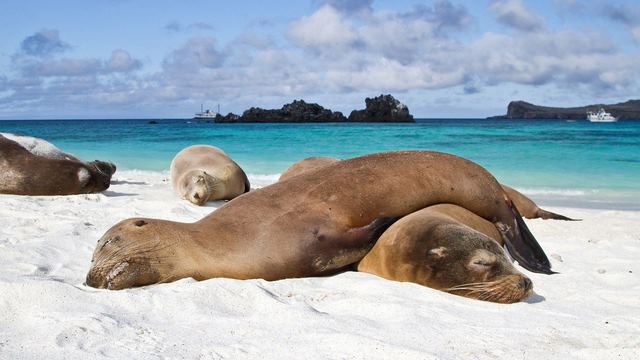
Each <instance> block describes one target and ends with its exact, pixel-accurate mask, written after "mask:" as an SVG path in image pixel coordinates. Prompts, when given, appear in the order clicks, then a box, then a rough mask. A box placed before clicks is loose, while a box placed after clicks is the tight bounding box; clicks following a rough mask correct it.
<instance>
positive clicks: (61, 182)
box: [0, 135, 115, 195]
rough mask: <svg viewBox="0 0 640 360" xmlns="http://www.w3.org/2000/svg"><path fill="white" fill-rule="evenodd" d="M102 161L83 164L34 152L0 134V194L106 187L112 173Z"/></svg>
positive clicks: (91, 190)
mask: <svg viewBox="0 0 640 360" xmlns="http://www.w3.org/2000/svg"><path fill="white" fill-rule="evenodd" d="M104 164H108V163H104V162H93V163H84V162H81V161H78V160H68V159H51V158H47V157H44V156H39V155H34V154H32V153H31V152H29V151H28V150H27V149H25V148H24V147H22V146H21V145H20V144H18V143H17V142H15V141H13V140H9V139H7V138H6V137H4V136H2V135H0V193H3V194H14V195H73V194H86V193H94V192H100V191H103V190H106V189H107V188H109V185H110V182H111V174H112V173H109V171H108V170H107V169H106V167H104V166H106V165H104ZM102 169H105V171H106V172H105V171H103V170H102ZM113 170H114V171H115V167H114V168H113Z"/></svg>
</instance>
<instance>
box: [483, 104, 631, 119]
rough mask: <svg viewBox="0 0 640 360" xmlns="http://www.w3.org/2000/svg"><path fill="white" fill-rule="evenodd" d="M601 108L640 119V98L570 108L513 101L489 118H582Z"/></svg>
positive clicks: (621, 117)
mask: <svg viewBox="0 0 640 360" xmlns="http://www.w3.org/2000/svg"><path fill="white" fill-rule="evenodd" d="M601 108H602V109H604V110H605V111H606V112H608V113H610V114H611V115H613V116H615V117H617V118H618V119H620V120H629V119H640V100H629V101H625V102H623V103H618V104H611V105H606V104H594V105H587V106H580V107H570V108H561V107H548V106H539V105H534V104H531V103H528V102H526V101H512V102H510V103H509V106H508V107H507V114H506V115H499V116H491V117H489V118H488V119H571V120H581V119H586V118H587V111H591V112H597V111H598V110H599V109H601Z"/></svg>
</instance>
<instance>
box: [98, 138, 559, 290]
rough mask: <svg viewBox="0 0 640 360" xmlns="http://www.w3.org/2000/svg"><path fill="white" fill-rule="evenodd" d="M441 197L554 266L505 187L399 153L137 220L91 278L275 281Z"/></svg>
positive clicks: (111, 233) (326, 265)
mask: <svg viewBox="0 0 640 360" xmlns="http://www.w3.org/2000/svg"><path fill="white" fill-rule="evenodd" d="M439 203H452V204H457V205H460V206H463V207H465V208H467V209H469V210H470V211H472V212H474V213H476V214H478V215H479V216H481V217H483V218H485V219H487V220H489V221H491V222H492V223H493V224H494V226H496V228H497V229H498V230H499V231H500V235H501V236H502V238H503V239H504V241H505V243H506V245H507V247H509V251H510V253H511V254H512V256H513V257H514V258H515V259H516V260H518V262H519V263H520V264H521V265H522V266H523V267H525V268H527V269H529V270H531V271H535V272H542V273H552V271H551V264H550V263H549V260H548V259H547V257H546V255H545V254H544V251H543V250H542V248H541V247H540V245H539V244H538V243H537V241H536V240H535V238H534V237H533V235H532V234H531V233H530V232H529V230H528V229H527V227H526V225H525V223H524V221H523V220H522V218H521V217H520V215H519V214H518V213H517V211H516V209H515V208H514V207H513V206H512V204H511V203H510V202H509V201H507V200H506V199H505V197H504V193H503V191H502V188H501V187H500V184H498V182H497V181H496V180H495V179H494V178H493V176H491V174H489V172H487V171H486V170H485V169H484V168H482V167H481V166H479V165H477V164H475V163H473V162H471V161H469V160H466V159H463V158H460V157H457V156H454V155H450V154H445V153H439V152H432V151H395V152H384V153H378V154H371V155H365V156H361V157H357V158H353V159H348V160H343V161H340V162H337V163H335V164H332V165H329V166H327V167H324V168H321V169H318V170H314V171H309V172H306V173H303V174H300V175H298V176H295V177H292V178H289V179H288V180H285V181H282V182H278V183H275V184H273V185H270V186H267V187H264V188H261V189H258V190H255V191H251V192H249V193H247V194H245V195H242V196H240V197H238V198H236V199H234V200H233V201H230V202H228V203H226V204H224V205H223V206H221V207H220V208H218V209H216V210H214V211H213V212H212V213H211V214H209V215H208V216H206V217H204V218H203V219H201V220H200V221H197V222H195V223H178V222H173V221H166V220H155V219H143V218H133V219H128V220H124V221H121V222H120V223H118V224H116V225H114V226H113V227H112V228H111V229H109V230H108V231H107V232H106V234H105V235H104V236H103V237H102V238H101V239H100V240H99V241H98V244H97V246H96V249H95V251H94V254H93V259H92V264H91V268H90V269H89V273H88V275H87V284H88V285H90V286H94V287H101V288H109V289H123V288H128V287H133V286H142V285H147V284H152V283H158V282H167V281H173V280H177V279H180V278H184V277H193V278H195V279H198V280H202V279H209V278H213V277H230V278H236V279H250V278H263V279H266V280H276V279H283V278H291V277H306V276H318V275H325V274H330V273H333V272H335V271H339V270H341V269H344V268H346V267H347V266H349V265H351V264H353V263H355V262H357V261H359V260H360V259H362V257H364V255H365V254H366V253H367V252H368V251H369V250H370V249H371V247H372V246H373V244H374V243H375V241H376V240H377V238H378V236H379V235H380V234H381V233H382V232H383V231H384V230H385V229H386V228H387V227H388V226H389V225H390V224H391V223H393V222H394V221H395V220H396V219H398V218H400V217H403V216H406V215H408V214H410V213H412V212H415V211H417V210H420V209H423V208H425V207H428V206H430V205H434V204H439Z"/></svg>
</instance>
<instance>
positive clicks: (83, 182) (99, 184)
mask: <svg viewBox="0 0 640 360" xmlns="http://www.w3.org/2000/svg"><path fill="white" fill-rule="evenodd" d="M76 163H77V164H78V174H77V175H78V183H79V185H80V191H79V192H80V193H85V194H90V193H97V192H101V191H104V190H107V189H108V188H109V186H110V185H111V175H112V174H113V172H115V165H113V164H111V163H104V162H100V163H103V164H110V166H112V167H108V168H102V167H101V166H103V165H99V164H97V163H98V161H97V160H96V161H94V162H90V163H83V162H80V161H77V162H76ZM104 166H106V165H104ZM111 169H113V171H111Z"/></svg>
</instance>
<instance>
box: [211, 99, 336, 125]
mask: <svg viewBox="0 0 640 360" xmlns="http://www.w3.org/2000/svg"><path fill="white" fill-rule="evenodd" d="M346 120H347V119H346V118H345V117H344V115H342V113H341V112H339V111H331V110H329V109H325V108H324V107H322V106H320V105H318V104H309V103H307V102H305V101H304V100H294V101H293V102H292V103H290V104H286V105H284V106H283V107H282V109H262V108H258V107H252V108H250V109H249V110H245V112H243V113H242V115H241V116H238V115H235V114H231V113H229V114H227V115H226V116H220V115H219V116H216V118H215V122H217V123H233V122H243V123H297V122H310V123H316V122H344V121H346Z"/></svg>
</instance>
